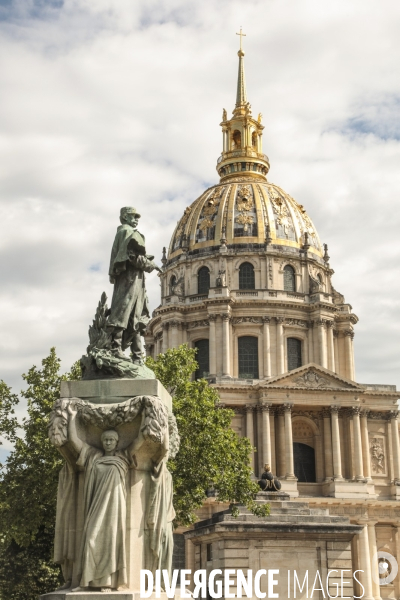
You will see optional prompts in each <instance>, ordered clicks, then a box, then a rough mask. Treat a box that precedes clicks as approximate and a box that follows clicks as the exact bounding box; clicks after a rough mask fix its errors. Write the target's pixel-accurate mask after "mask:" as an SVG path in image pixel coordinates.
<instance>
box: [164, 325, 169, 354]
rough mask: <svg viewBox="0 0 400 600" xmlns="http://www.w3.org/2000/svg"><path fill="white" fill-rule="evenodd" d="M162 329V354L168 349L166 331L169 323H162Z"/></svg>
mask: <svg viewBox="0 0 400 600" xmlns="http://www.w3.org/2000/svg"><path fill="white" fill-rule="evenodd" d="M162 328H163V341H162V351H163V353H164V352H166V351H167V350H168V348H169V346H168V329H169V323H163V325H162Z"/></svg>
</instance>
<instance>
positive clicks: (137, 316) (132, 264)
mask: <svg viewBox="0 0 400 600" xmlns="http://www.w3.org/2000/svg"><path fill="white" fill-rule="evenodd" d="M139 218H140V215H139V213H138V212H137V211H136V210H135V209H134V208H133V207H130V206H125V207H124V208H121V213H120V221H121V225H120V226H119V227H118V229H117V234H116V236H115V240H114V244H113V247H112V250H111V260H110V270H109V275H110V283H112V284H114V293H113V297H112V301H111V309H110V311H111V312H110V315H109V317H108V324H107V327H108V329H109V331H110V333H111V337H112V343H111V347H112V350H113V353H114V354H115V356H118V357H121V358H122V359H125V358H126V356H125V354H123V350H125V349H126V348H128V346H130V347H131V352H132V357H133V359H132V361H133V363H134V364H141V362H142V344H141V335H142V334H143V332H144V330H145V328H146V325H147V323H148V322H149V320H150V313H149V309H148V299H147V295H146V288H145V284H144V273H145V272H146V273H151V272H152V271H154V269H157V270H159V271H160V269H159V268H158V267H157V265H156V264H155V263H154V262H153V259H154V256H148V255H147V254H146V248H145V240H144V237H143V235H142V234H141V233H139V232H138V230H137V225H138V221H139Z"/></svg>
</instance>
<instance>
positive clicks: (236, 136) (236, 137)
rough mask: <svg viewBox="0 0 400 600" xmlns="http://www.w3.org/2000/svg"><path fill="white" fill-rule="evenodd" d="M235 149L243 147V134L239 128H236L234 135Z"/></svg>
mask: <svg viewBox="0 0 400 600" xmlns="http://www.w3.org/2000/svg"><path fill="white" fill-rule="evenodd" d="M232 141H233V149H235V148H241V147H242V134H241V133H240V131H239V130H238V129H235V131H234V132H233V135H232Z"/></svg>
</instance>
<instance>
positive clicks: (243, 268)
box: [239, 262, 256, 290]
mask: <svg viewBox="0 0 400 600" xmlns="http://www.w3.org/2000/svg"><path fill="white" fill-rule="evenodd" d="M255 287H256V282H255V278H254V267H253V265H252V264H251V263H249V262H244V263H242V264H241V265H240V267H239V290H254V289H255Z"/></svg>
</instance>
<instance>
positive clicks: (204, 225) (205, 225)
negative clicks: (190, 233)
mask: <svg viewBox="0 0 400 600" xmlns="http://www.w3.org/2000/svg"><path fill="white" fill-rule="evenodd" d="M212 226H213V222H212V220H211V219H209V218H208V219H203V220H202V222H201V225H200V227H199V229H201V230H202V231H204V230H205V229H208V228H209V227H212Z"/></svg>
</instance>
